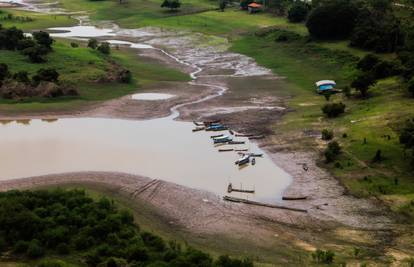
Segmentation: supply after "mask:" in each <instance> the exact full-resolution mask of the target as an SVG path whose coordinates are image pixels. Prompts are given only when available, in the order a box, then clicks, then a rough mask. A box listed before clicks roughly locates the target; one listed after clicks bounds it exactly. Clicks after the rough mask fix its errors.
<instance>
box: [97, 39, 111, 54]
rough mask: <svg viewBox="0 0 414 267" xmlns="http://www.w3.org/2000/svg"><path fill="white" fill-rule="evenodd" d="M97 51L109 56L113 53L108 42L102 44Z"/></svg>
mask: <svg viewBox="0 0 414 267" xmlns="http://www.w3.org/2000/svg"><path fill="white" fill-rule="evenodd" d="M97 50H98V51H99V52H101V53H102V54H105V55H109V54H110V53H111V46H110V45H109V43H108V42H102V43H101V44H100V45H99V46H98V48H97Z"/></svg>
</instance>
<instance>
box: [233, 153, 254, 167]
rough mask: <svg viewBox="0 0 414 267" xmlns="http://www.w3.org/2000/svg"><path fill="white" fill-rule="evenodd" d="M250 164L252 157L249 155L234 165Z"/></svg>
mask: <svg viewBox="0 0 414 267" xmlns="http://www.w3.org/2000/svg"><path fill="white" fill-rule="evenodd" d="M249 162H250V156H249V155H244V156H243V157H241V158H239V159H238V160H236V162H235V163H234V164H236V165H239V166H242V165H244V164H247V163H249Z"/></svg>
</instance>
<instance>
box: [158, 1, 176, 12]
mask: <svg viewBox="0 0 414 267" xmlns="http://www.w3.org/2000/svg"><path fill="white" fill-rule="evenodd" d="M161 7H166V8H169V9H170V10H176V9H178V8H180V7H181V2H180V1H179V0H164V2H162V4H161Z"/></svg>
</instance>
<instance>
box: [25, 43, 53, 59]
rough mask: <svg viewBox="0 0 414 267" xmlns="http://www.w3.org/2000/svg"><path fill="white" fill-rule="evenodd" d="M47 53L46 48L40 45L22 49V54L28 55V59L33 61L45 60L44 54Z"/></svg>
mask: <svg viewBox="0 0 414 267" xmlns="http://www.w3.org/2000/svg"><path fill="white" fill-rule="evenodd" d="M47 53H48V49H47V48H45V47H44V46H40V45H35V46H32V47H28V48H26V49H24V50H23V51H22V54H23V55H26V56H28V57H29V59H30V61H31V62H33V63H41V62H45V61H46V59H45V57H44V56H45V55H46V54H47Z"/></svg>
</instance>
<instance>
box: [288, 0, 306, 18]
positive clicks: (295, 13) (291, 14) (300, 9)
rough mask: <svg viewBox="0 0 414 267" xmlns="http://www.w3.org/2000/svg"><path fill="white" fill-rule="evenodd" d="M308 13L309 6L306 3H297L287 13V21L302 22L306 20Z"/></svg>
mask: <svg viewBox="0 0 414 267" xmlns="http://www.w3.org/2000/svg"><path fill="white" fill-rule="evenodd" d="M308 12H309V6H308V4H306V3H303V2H301V1H297V2H295V3H294V4H293V6H292V7H291V8H290V9H289V11H288V20H289V21H290V22H302V21H304V20H305V19H306V16H307V15H308Z"/></svg>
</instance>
